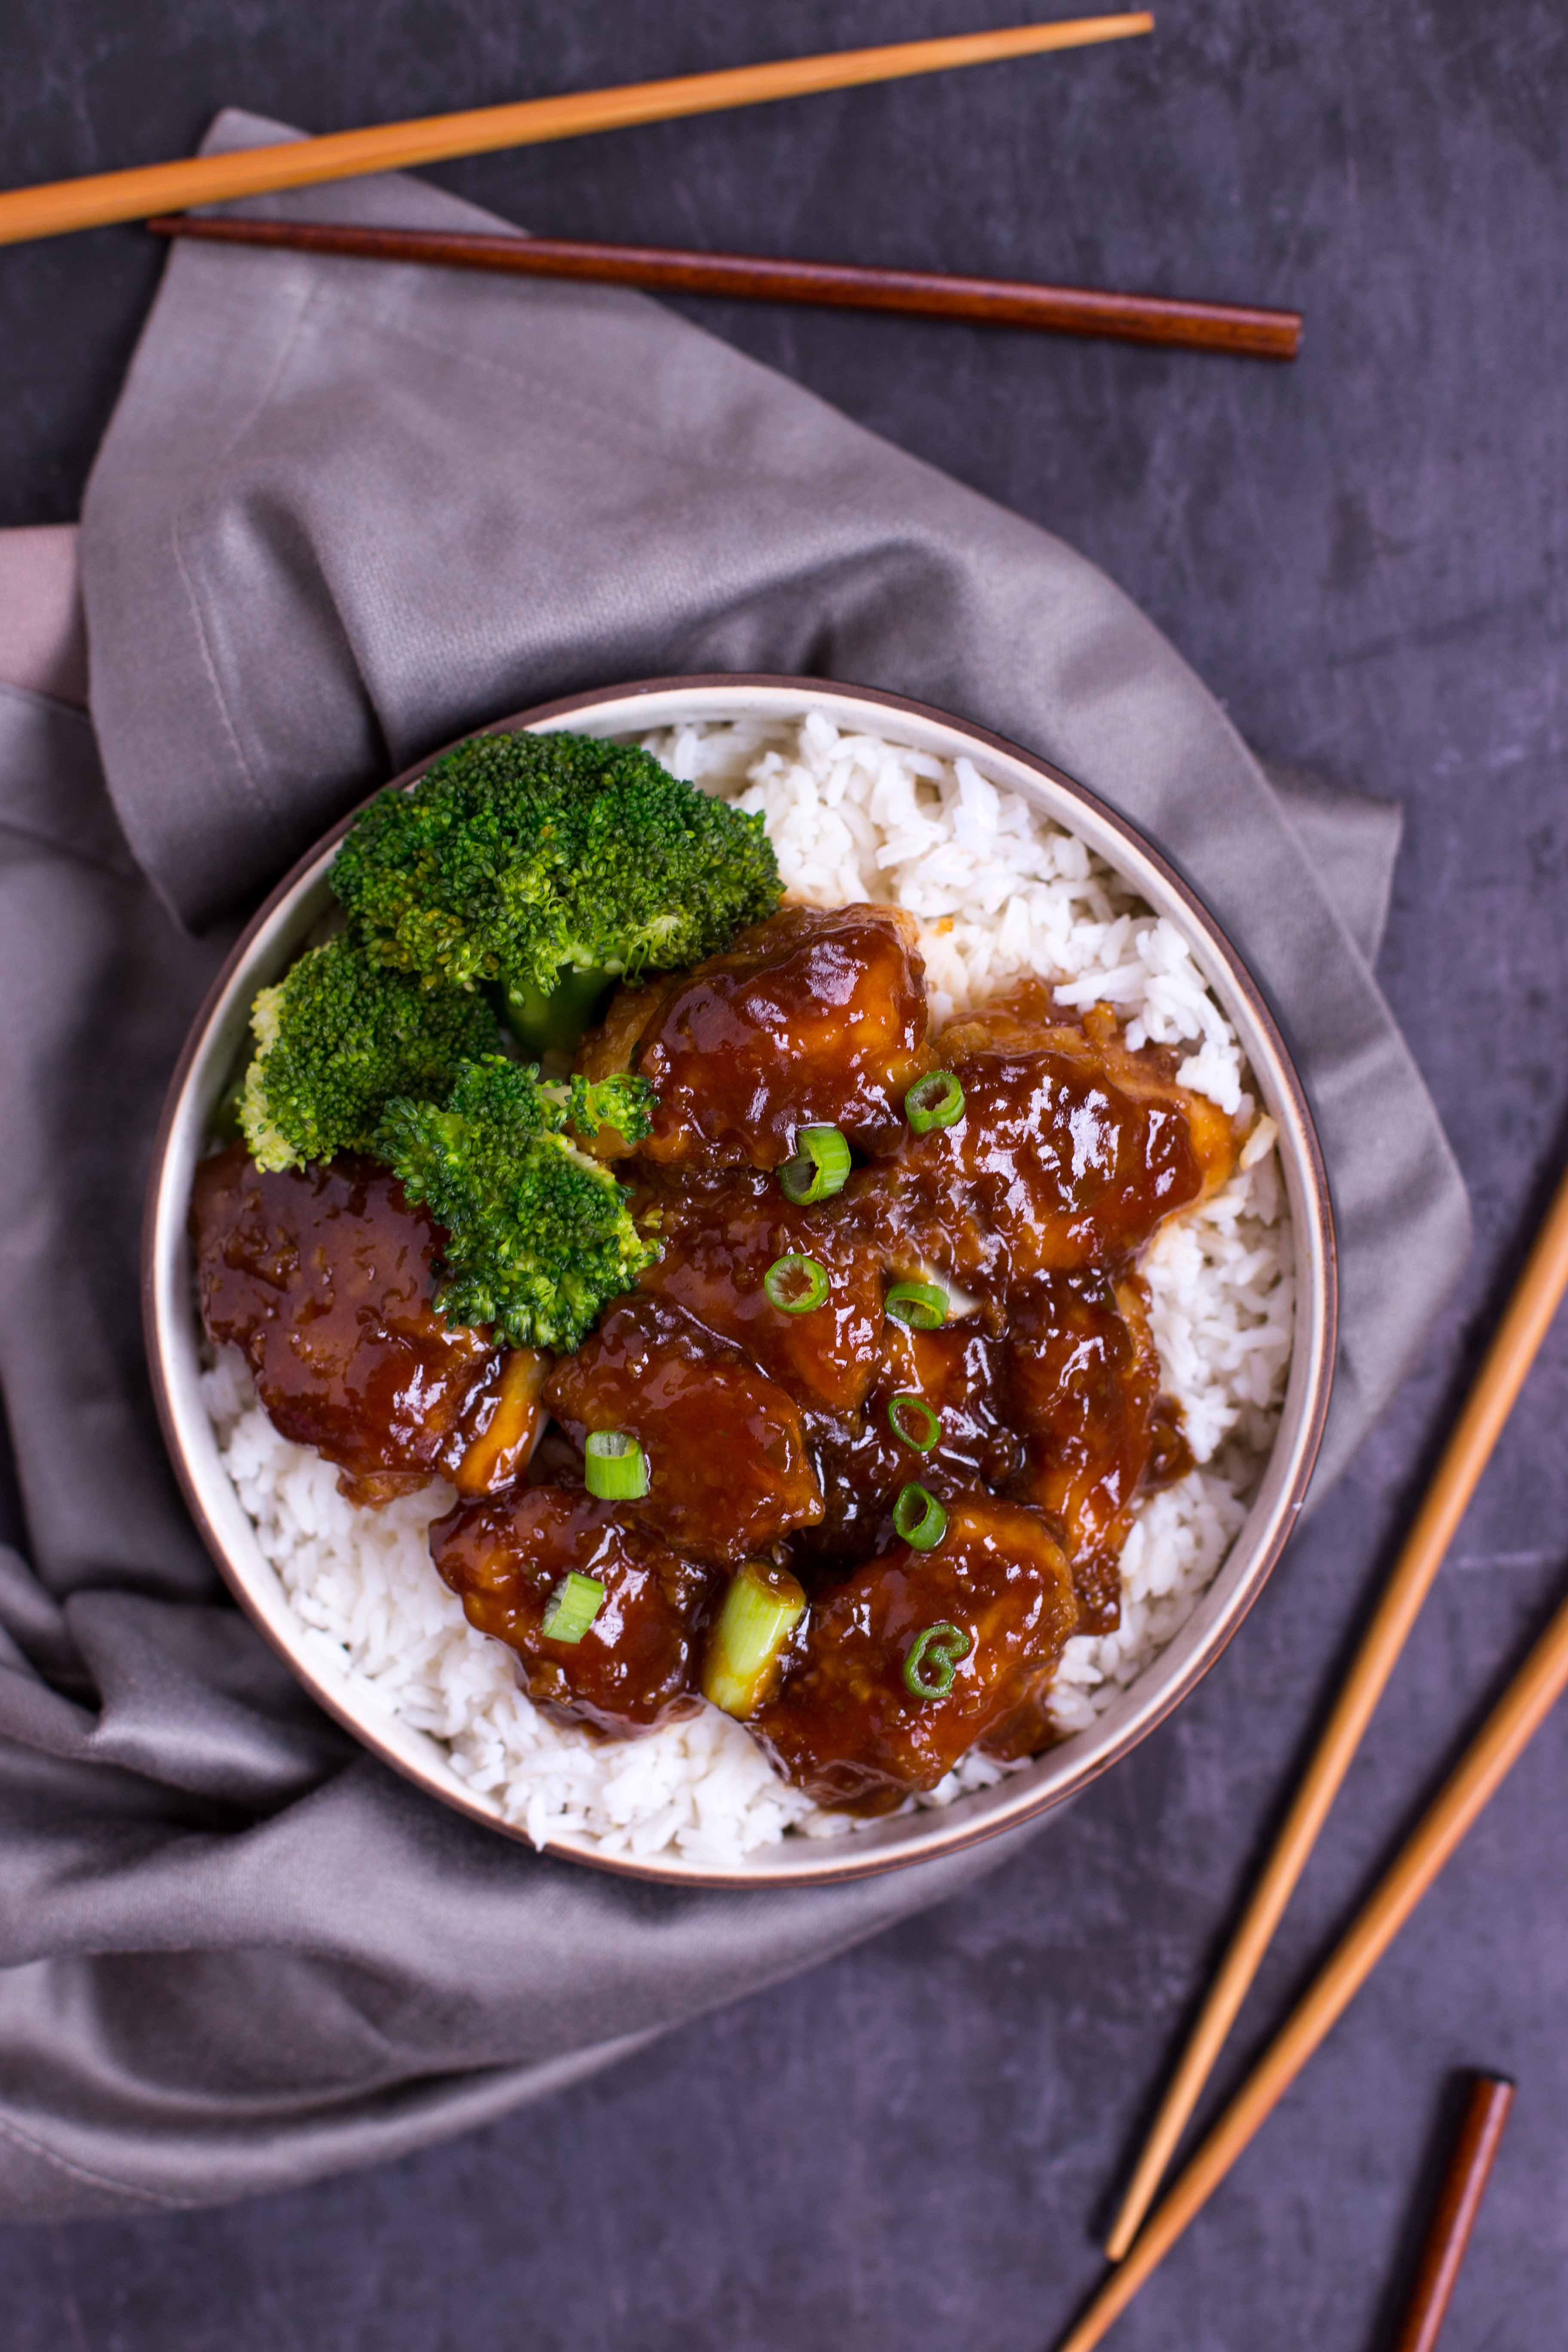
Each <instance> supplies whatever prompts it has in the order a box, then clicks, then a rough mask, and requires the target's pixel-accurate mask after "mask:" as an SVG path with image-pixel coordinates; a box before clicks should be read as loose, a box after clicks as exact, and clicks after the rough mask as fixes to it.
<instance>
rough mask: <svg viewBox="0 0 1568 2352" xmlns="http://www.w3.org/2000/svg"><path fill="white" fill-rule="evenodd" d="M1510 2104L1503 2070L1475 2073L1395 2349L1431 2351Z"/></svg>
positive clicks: (1510, 2092)
mask: <svg viewBox="0 0 1568 2352" xmlns="http://www.w3.org/2000/svg"><path fill="white" fill-rule="evenodd" d="M1512 2105H1513V2084H1511V2083H1510V2081H1509V2079H1508V2077H1507V2076H1506V2075H1505V2074H1478V2075H1477V2076H1476V2077H1475V2079H1474V2081H1473V2082H1472V2084H1471V2085H1470V2095H1469V2098H1468V2101H1467V2103H1466V2106H1465V2113H1464V2118H1463V2121H1462V2122H1461V2123H1460V2126H1459V2131H1458V2137H1457V2139H1456V2140H1455V2142H1454V2145H1453V2148H1452V2150H1451V2151H1450V2154H1449V2157H1448V2162H1447V2168H1446V2169H1445V2171H1444V2174H1443V2181H1442V2186H1441V2187H1440V2189H1438V2191H1437V2201H1436V2205H1435V2206H1434V2207H1433V2209H1432V2219H1431V2221H1430V2222H1429V2223H1428V2224H1427V2229H1426V2241H1425V2242H1424V2243H1423V2245H1422V2248H1421V2261H1420V2265H1419V2267H1418V2269H1417V2271H1416V2273H1415V2287H1414V2289H1413V2290H1412V2293H1411V2296H1410V2301H1409V2303H1408V2305H1406V2307H1405V2316H1404V2318H1403V2319H1402V2321H1401V2322H1400V2326H1399V2333H1398V2335H1397V2336H1395V2337H1394V2346H1393V2352H1433V2347H1434V2346H1435V2345H1436V2341H1437V2336H1438V2331H1439V2330H1440V2328H1441V2327H1442V2325H1443V2321H1444V2319H1445V2317H1446V2316H1447V2309H1448V2298H1449V2297H1450V2295H1451V2294H1453V2292H1454V2282H1455V2280H1456V2279H1457V2278H1458V2275H1459V2265H1460V2263H1462V2262H1463V2261H1464V2259H1465V2249H1466V2247H1467V2246H1468V2244H1469V2242H1470V2231H1472V2230H1473V2229H1474V2228H1475V2225H1476V2215H1477V2214H1478V2213H1479V2211H1480V2210H1481V2199H1482V2198H1483V2197H1484V2196H1485V2195H1486V2192H1487V2182H1488V2180H1489V2178H1490V2177H1491V2168H1492V2164H1493V2162H1494V2160H1495V2158H1496V2156H1497V2152H1498V2143H1499V2141H1500V2139H1501V2138H1502V2129H1503V2126H1504V2124H1506V2123H1507V2121H1508V2111H1509V2109H1510V2107H1511V2106H1512Z"/></svg>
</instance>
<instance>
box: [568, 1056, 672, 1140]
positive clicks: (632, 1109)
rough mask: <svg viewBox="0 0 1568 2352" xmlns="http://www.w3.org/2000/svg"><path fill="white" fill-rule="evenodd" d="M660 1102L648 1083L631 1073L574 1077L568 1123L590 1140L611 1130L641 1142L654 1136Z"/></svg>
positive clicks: (569, 1102) (569, 1095)
mask: <svg viewBox="0 0 1568 2352" xmlns="http://www.w3.org/2000/svg"><path fill="white" fill-rule="evenodd" d="M657 1101H658V1096H657V1095H656V1094H655V1093H654V1090H653V1088H652V1087H650V1086H649V1084H648V1082H647V1079H646V1078H636V1077H633V1076H632V1075H631V1072H630V1071H629V1070H622V1071H619V1072H617V1073H616V1076H614V1077H609V1078H580V1077H574V1078H572V1079H570V1080H569V1081H568V1084H567V1094H566V1124H567V1126H568V1127H570V1128H573V1129H575V1130H576V1132H577V1133H578V1134H579V1135H581V1136H584V1137H587V1138H589V1139H592V1138H593V1137H594V1136H595V1135H597V1134H598V1132H599V1129H601V1128H603V1127H609V1128H613V1129H615V1131H616V1134H617V1135H618V1136H620V1137H622V1138H623V1139H624V1140H625V1141H626V1142H627V1143H640V1142H641V1141H642V1139H643V1138H644V1136H645V1135H651V1134H652V1133H653V1106H654V1104H655V1103H656V1102H657Z"/></svg>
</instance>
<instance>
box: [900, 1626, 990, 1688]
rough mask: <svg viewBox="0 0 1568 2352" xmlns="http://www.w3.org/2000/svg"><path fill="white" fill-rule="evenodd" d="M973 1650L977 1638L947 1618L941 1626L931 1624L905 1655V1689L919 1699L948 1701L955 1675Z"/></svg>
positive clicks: (916, 1637) (912, 1643)
mask: <svg viewBox="0 0 1568 2352" xmlns="http://www.w3.org/2000/svg"><path fill="white" fill-rule="evenodd" d="M973 1647H974V1642H973V1636H972V1635H970V1634H968V1633H965V1632H964V1630H963V1626H962V1625H951V1624H949V1623H948V1622H947V1621H946V1620H945V1618H944V1619H943V1621H942V1623H941V1624H940V1625H928V1626H927V1627H926V1629H925V1632H924V1633H917V1634H916V1636H915V1638H914V1640H913V1641H912V1642H911V1643H910V1646H909V1649H908V1650H907V1652H906V1653H905V1655H904V1687H905V1689H906V1690H908V1691H909V1692H910V1695H911V1696H912V1697H915V1698H945V1697H946V1696H947V1695H948V1692H949V1691H950V1690H951V1689H952V1677H953V1675H954V1673H955V1672H956V1670H957V1669H958V1667H959V1666H960V1665H961V1664H963V1660H964V1659H965V1658H967V1657H968V1655H969V1653H970V1652H971V1650H973Z"/></svg>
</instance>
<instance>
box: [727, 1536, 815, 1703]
mask: <svg viewBox="0 0 1568 2352" xmlns="http://www.w3.org/2000/svg"><path fill="white" fill-rule="evenodd" d="M804 1615H805V1592H804V1591H802V1590H801V1587H800V1586H799V1584H797V1583H796V1581H795V1578H794V1577H793V1576H792V1575H791V1574H790V1572H789V1570H787V1569H784V1568H774V1567H773V1564H772V1563H771V1561H768V1560H765V1559H749V1560H748V1561H747V1562H746V1564H745V1566H744V1568H742V1569H741V1570H738V1571H737V1573H736V1574H735V1575H734V1576H733V1577H731V1580H730V1590H729V1591H728V1592H727V1593H726V1594H725V1595H724V1605H723V1607H722V1608H721V1610H720V1612H719V1614H718V1617H717V1619H716V1620H715V1621H714V1625H713V1631H712V1632H711V1633H710V1634H709V1636H708V1651H707V1654H706V1656H705V1657H704V1659H703V1661H702V1696H703V1697H704V1698H706V1699H711V1700H712V1702H713V1705H714V1706H721V1707H722V1708H723V1710H724V1712H725V1714H726V1715H733V1716H736V1717H739V1718H740V1719H741V1720H742V1722H743V1721H744V1720H745V1718H746V1717H747V1716H749V1715H755V1713H756V1711H757V1709H758V1707H760V1706H761V1705H762V1703H763V1700H764V1699H765V1698H766V1697H767V1696H768V1689H769V1685H771V1683H772V1681H773V1675H774V1671H775V1669H776V1668H777V1665H778V1663H779V1660H780V1659H781V1658H782V1656H783V1655H784V1651H785V1650H786V1648H787V1647H788V1646H789V1641H790V1636H791V1635H792V1634H793V1633H794V1632H795V1627H796V1626H797V1625H798V1624H799V1622H800V1621H801V1618H802V1617H803V1616H804Z"/></svg>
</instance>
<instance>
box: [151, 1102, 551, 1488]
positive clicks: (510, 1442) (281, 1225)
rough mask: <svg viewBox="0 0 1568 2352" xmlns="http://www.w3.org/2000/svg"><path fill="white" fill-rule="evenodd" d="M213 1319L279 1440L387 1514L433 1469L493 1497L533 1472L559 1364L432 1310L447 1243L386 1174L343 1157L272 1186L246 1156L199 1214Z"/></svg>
mask: <svg viewBox="0 0 1568 2352" xmlns="http://www.w3.org/2000/svg"><path fill="white" fill-rule="evenodd" d="M191 1238H192V1243H193V1245H194V1248H195V1259H196V1281H197V1289H198V1294H199V1297H200V1302H201V1313H202V1321H203V1323H204V1324H205V1327H206V1331H207V1336H208V1338H209V1339H212V1340H213V1341H214V1343H215V1344H216V1345H217V1346H220V1347H222V1346H226V1345H230V1344H232V1345H234V1346H236V1347H238V1348H240V1349H243V1350H244V1353H245V1356H246V1360H247V1362H248V1364H249V1366H250V1369H251V1371H252V1372H253V1374H254V1375H255V1379H256V1386H257V1391H258V1395H259V1396H260V1399H261V1402H262V1404H263V1406H264V1407H265V1408H266V1411H267V1413H268V1418H269V1419H270V1420H271V1422H272V1424H273V1426H274V1428H275V1429H277V1430H278V1431H279V1433H281V1434H282V1435H283V1436H284V1437H286V1438H288V1439H289V1440H290V1441H291V1443H293V1444H296V1445H313V1446H315V1447H316V1449H317V1450H318V1452H320V1453H321V1454H324V1455H325V1456H326V1458H327V1460H328V1461H329V1462H335V1463H336V1464H337V1465H339V1468H340V1471H341V1472H342V1475H341V1476H340V1478H339V1480H338V1484H339V1486H340V1487H341V1488H342V1492H343V1493H344V1494H345V1495H346V1496H348V1498H349V1500H350V1501H351V1502H355V1503H369V1504H377V1503H384V1502H386V1501H388V1500H390V1498H391V1497H392V1496H395V1495H399V1494H405V1493H407V1492H409V1491H410V1490H411V1489H412V1488H414V1487H416V1486H423V1484H424V1483H425V1481H426V1479H427V1478H429V1477H431V1476H432V1475H435V1474H436V1473H437V1471H439V1472H440V1473H442V1474H443V1475H445V1476H447V1478H449V1479H450V1480H451V1481H452V1483H453V1484H454V1485H455V1486H457V1487H458V1490H459V1492H466V1493H470V1494H484V1493H489V1492H490V1491H492V1490H493V1489H494V1488H496V1487H499V1486H504V1485H505V1484H506V1482H507V1481H508V1480H509V1479H510V1478H514V1477H516V1476H518V1475H520V1473H521V1471H522V1469H523V1468H525V1467H526V1465H527V1462H528V1458H529V1455H530V1454H531V1451H532V1447H533V1444H534V1443H535V1441H536V1440H537V1438H538V1436H539V1434H540V1432H541V1430H542V1427H543V1424H544V1418H545V1415H544V1407H543V1404H542V1401H541V1391H542V1388H543V1385H544V1377H545V1374H546V1372H547V1371H548V1370H549V1359H548V1358H547V1357H544V1356H541V1355H538V1354H536V1353H535V1352H534V1351H533V1350H532V1349H511V1350H510V1351H508V1350H503V1349H500V1348H497V1347H494V1346H493V1345H492V1344H491V1342H490V1341H489V1339H487V1338H486V1336H485V1335H484V1333H483V1332H481V1331H475V1330H468V1329H459V1330H452V1329H450V1328H448V1327H447V1324H446V1323H445V1322H444V1321H443V1320H442V1318H441V1317H440V1316H439V1315H438V1314H437V1311H436V1309H435V1307H433V1306H432V1304H431V1293H432V1290H433V1288H434V1282H433V1277H432V1274H431V1265H432V1261H433V1260H435V1259H437V1258H438V1257H439V1255H440V1246H441V1234H440V1229H439V1228H438V1227H437V1225H435V1224H434V1223H432V1221H431V1219H430V1218H429V1216H428V1215H427V1214H426V1212H425V1211H424V1210H423V1209H414V1208H410V1206H409V1205H408V1202H406V1201H405V1199H404V1196H403V1188H402V1186H401V1185H400V1184H399V1183H398V1181H397V1180H396V1178H395V1176H394V1175H393V1174H392V1173H391V1171H390V1170H388V1169H385V1168H383V1167H381V1166H379V1165H378V1164H377V1163H376V1162H375V1161H374V1160H362V1159H359V1158H356V1157H354V1156H353V1155H352V1154H346V1153H345V1154H344V1155H342V1157H340V1158H339V1159H337V1160H332V1161H331V1164H330V1165H329V1166H327V1167H325V1168H318V1167H310V1168H299V1169H289V1170H286V1171H282V1172H281V1173H278V1174H273V1175H263V1174H261V1173H260V1171H258V1169H257V1168H256V1167H255V1165H254V1164H253V1162H252V1161H251V1160H250V1159H249V1157H248V1155H247V1152H246V1150H245V1148H244V1146H243V1145H242V1144H234V1145H231V1146H230V1148H229V1149H228V1150H226V1151H223V1152H220V1153H218V1154H217V1155H216V1157H214V1158H212V1159H209V1160H203V1161H202V1162H201V1164H200V1166H199V1167H198V1168H197V1170H196V1175H195V1187H194V1191H193V1196H192V1202H191Z"/></svg>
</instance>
